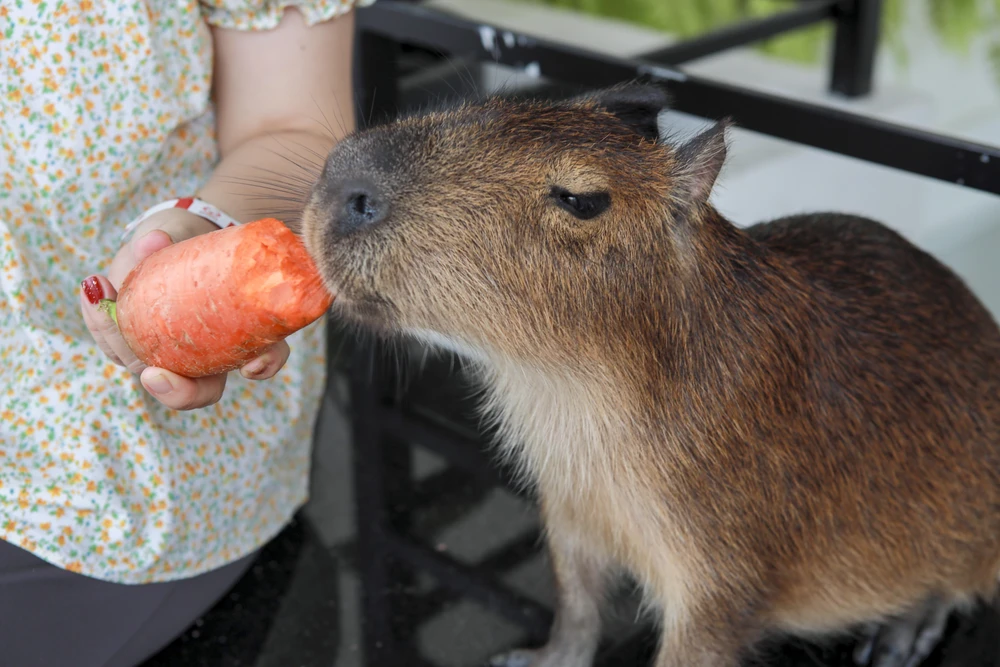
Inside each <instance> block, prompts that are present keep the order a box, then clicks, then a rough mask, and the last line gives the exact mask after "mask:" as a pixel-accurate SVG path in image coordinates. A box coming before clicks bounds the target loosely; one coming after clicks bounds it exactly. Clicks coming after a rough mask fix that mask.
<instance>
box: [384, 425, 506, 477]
mask: <svg viewBox="0 0 1000 667" xmlns="http://www.w3.org/2000/svg"><path fill="white" fill-rule="evenodd" d="M379 419H380V421H381V422H382V428H384V429H385V431H386V432H388V433H391V434H392V435H393V436H394V437H397V438H400V439H404V440H407V441H409V442H415V443H417V444H419V445H421V446H423V447H426V448H427V449H430V450H432V451H434V452H437V453H438V454H440V455H441V456H442V457H444V458H445V459H446V460H447V461H448V462H449V463H451V464H452V465H455V466H458V467H460V468H462V469H463V470H466V471H468V472H469V473H471V474H473V475H475V476H476V478H477V479H478V480H479V481H480V482H481V483H483V484H488V485H490V486H499V487H502V488H506V489H510V490H512V491H515V492H517V490H518V489H519V486H518V485H517V484H516V483H515V481H514V479H513V478H512V476H511V475H510V474H508V472H507V471H506V470H504V469H503V468H501V467H500V466H498V465H496V464H494V463H493V461H492V460H491V458H490V456H489V454H488V453H487V452H485V451H484V449H483V445H482V443H481V442H479V441H477V440H473V439H469V438H466V437H464V436H461V435H458V434H456V433H453V432H451V431H447V430H445V429H443V428H441V427H438V426H436V425H434V424H431V423H429V422H427V421H425V420H423V419H421V418H419V417H416V416H414V415H409V414H405V413H403V412H401V411H399V410H395V409H392V408H383V409H382V410H381V412H380V417H379Z"/></svg>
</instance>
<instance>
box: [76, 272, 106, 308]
mask: <svg viewBox="0 0 1000 667" xmlns="http://www.w3.org/2000/svg"><path fill="white" fill-rule="evenodd" d="M81 284H82V285H83V295H84V296H85V297H87V301H89V302H90V303H91V304H92V305H95V306H96V305H97V304H98V302H100V300H101V299H103V298H104V288H103V287H101V283H100V282H98V280H97V276H90V277H89V278H87V279H86V280H84V281H83V282H82V283H81Z"/></svg>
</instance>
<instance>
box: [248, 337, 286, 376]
mask: <svg viewBox="0 0 1000 667" xmlns="http://www.w3.org/2000/svg"><path fill="white" fill-rule="evenodd" d="M291 353H292V351H291V349H290V348H289V347H288V343H286V342H285V341H281V342H278V343H275V344H274V345H272V346H271V347H270V348H268V350H267V352H265V353H264V354H262V355H260V356H259V357H257V358H256V359H254V360H253V361H250V362H249V363H247V364H246V365H245V366H244V367H243V368H241V369H240V374H241V375H242V376H243V377H245V378H246V379H248V380H267V379H269V378H272V377H274V376H275V375H276V374H277V373H278V371H280V370H281V367H282V366H284V365H285V362H286V361H288V355H290V354H291Z"/></svg>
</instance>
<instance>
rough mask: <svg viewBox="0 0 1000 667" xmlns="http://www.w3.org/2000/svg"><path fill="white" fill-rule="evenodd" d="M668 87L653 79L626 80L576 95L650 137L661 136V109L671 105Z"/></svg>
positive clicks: (582, 101) (578, 101) (656, 139)
mask: <svg viewBox="0 0 1000 667" xmlns="http://www.w3.org/2000/svg"><path fill="white" fill-rule="evenodd" d="M670 101H671V98H670V95H669V94H668V93H667V91H666V88H664V87H662V86H658V85H655V84H650V83H623V84H619V85H617V86H611V87H609V88H602V89H600V90H595V91H591V92H589V93H584V94H582V95H579V96H577V97H575V98H573V102H575V103H578V104H581V105H583V106H591V107H597V108H598V109H601V110H603V111H606V112H608V113H610V114H612V115H614V116H617V117H618V118H619V119H620V120H621V121H622V122H624V123H625V124H626V125H628V126H629V127H631V128H632V129H634V130H635V131H636V132H637V133H638V134H639V135H641V136H643V137H645V138H647V139H649V140H650V141H658V140H659V139H660V125H659V116H660V113H662V112H663V111H666V110H667V109H669V108H670Z"/></svg>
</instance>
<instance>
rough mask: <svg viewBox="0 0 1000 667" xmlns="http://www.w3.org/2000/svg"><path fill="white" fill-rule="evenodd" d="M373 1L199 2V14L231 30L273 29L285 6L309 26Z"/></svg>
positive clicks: (234, 0)
mask: <svg viewBox="0 0 1000 667" xmlns="http://www.w3.org/2000/svg"><path fill="white" fill-rule="evenodd" d="M374 2H375V0H199V4H200V6H201V9H202V13H203V14H204V16H205V20H206V21H208V23H209V24H211V25H213V26H215V27H218V28H228V29H233V30H270V29H272V28H276V27H277V26H278V23H279V22H280V21H281V17H282V14H283V13H284V11H285V9H286V8H288V7H294V8H295V9H297V10H299V11H300V12H301V13H302V15H303V17H304V18H305V20H306V24H307V25H310V26H311V25H314V24H316V23H322V22H323V21H328V20H330V19H333V18H336V17H337V16H340V15H341V14H346V13H347V12H349V11H351V10H352V9H354V8H356V7H366V6H368V5H371V4H373V3H374Z"/></svg>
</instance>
